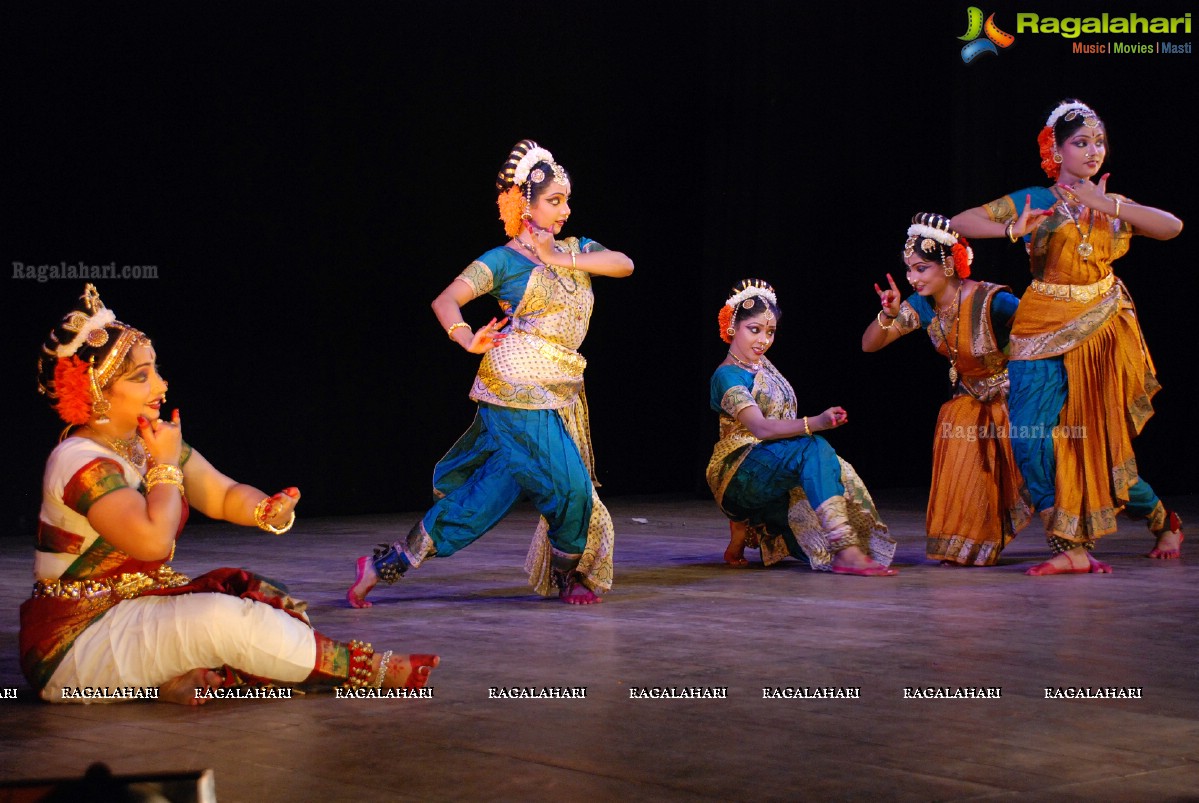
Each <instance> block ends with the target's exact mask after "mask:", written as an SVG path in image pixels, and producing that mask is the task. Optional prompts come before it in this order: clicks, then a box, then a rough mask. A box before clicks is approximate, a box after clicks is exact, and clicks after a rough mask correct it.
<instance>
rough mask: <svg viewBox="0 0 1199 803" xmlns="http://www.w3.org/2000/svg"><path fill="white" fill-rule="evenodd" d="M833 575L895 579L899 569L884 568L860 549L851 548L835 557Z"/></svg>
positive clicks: (843, 550)
mask: <svg viewBox="0 0 1199 803" xmlns="http://www.w3.org/2000/svg"><path fill="white" fill-rule="evenodd" d="M833 574H853V575H857V576H859V577H894V576H895V575H897V574H899V570H898V569H892V568H891V567H889V566H884V565H882V564H881V563H879V562H878V561H876V560H875V559H874V558H872V557H870V556H869V555H867V554H866V553H865V552H863V551H862V550H861V549H860V548H859V547H856V546H851V547H846V548H845V549H842V550H841V551H840V552H837V553H836V554H835V555H833Z"/></svg>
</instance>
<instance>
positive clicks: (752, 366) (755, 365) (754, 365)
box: [729, 349, 762, 373]
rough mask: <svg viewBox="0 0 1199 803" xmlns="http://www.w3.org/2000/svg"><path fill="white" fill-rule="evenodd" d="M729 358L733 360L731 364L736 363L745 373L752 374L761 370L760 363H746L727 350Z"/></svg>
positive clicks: (730, 350)
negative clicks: (750, 372)
mask: <svg viewBox="0 0 1199 803" xmlns="http://www.w3.org/2000/svg"><path fill="white" fill-rule="evenodd" d="M729 356H730V357H732V358H733V362H735V363H737V364H738V365H740V366H741V367H742V368H744V369H745V370H747V371H753V372H754V373H757V371H758V370H760V369H761V368H762V363H761V362H746V361H745V360H743V359H741V358H740V357H738V356H737V355H736V354H734V353H733V350H732V349H729Z"/></svg>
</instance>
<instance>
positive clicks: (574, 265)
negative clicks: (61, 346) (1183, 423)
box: [570, 201, 1120, 270]
mask: <svg viewBox="0 0 1199 803" xmlns="http://www.w3.org/2000/svg"><path fill="white" fill-rule="evenodd" d="M1116 211H1117V212H1119V211H1120V202H1119V201H1116ZM570 268H571V270H578V269H579V260H578V254H576V253H575V252H574V251H571V252H570Z"/></svg>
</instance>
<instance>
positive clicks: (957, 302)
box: [937, 282, 962, 385]
mask: <svg viewBox="0 0 1199 803" xmlns="http://www.w3.org/2000/svg"><path fill="white" fill-rule="evenodd" d="M951 309H952V310H953V346H952V347H951V346H950V345H949V337H948V336H946V334H945V322H944V321H943V320H941V313H939V312H938V313H937V328H938V329H940V330H941V340H943V341H944V342H945V348H946V349H947V350H948V351H949V384H951V385H956V384H957V383H958V343H959V341H960V338H961V336H962V327H961V326H959V325H958V324H959V323H960V321H959V318H960V317H961V314H962V283H960V282H959V283H958V294H957V296H956V297H955V298H954V300H953V306H952V307H951Z"/></svg>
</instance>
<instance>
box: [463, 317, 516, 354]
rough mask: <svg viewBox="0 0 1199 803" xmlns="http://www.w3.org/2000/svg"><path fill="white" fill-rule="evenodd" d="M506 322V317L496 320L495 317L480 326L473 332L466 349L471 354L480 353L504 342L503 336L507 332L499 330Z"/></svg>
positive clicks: (505, 335) (506, 334)
mask: <svg viewBox="0 0 1199 803" xmlns="http://www.w3.org/2000/svg"><path fill="white" fill-rule="evenodd" d="M507 323H508V319H507V318H504V320H502V321H499V322H498V323H497V322H496V319H495V318H492V319H491V322H490V323H488V324H487V325H486V326H480V327H479V331H477V332H475V335H474V337H472V338H471V339H470V345H469V346H467V347H466V350H467V351H469V352H470V353H471V354H482V353H483V352H486V351H491V350H492V349H493V348H495V347H496V346H498V345H499V344H500V343H502V342H504V338H505V337H507V336H508V333H507V332H501V331H500V330H501V329H503V328H504V326H505V325H506V324H507Z"/></svg>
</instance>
